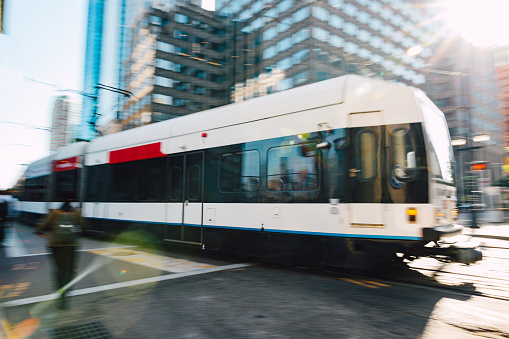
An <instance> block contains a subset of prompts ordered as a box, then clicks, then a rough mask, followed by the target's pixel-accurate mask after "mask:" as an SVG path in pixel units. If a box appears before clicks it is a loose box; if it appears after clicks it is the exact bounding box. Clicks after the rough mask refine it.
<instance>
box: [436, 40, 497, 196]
mask: <svg viewBox="0 0 509 339" xmlns="http://www.w3.org/2000/svg"><path fill="white" fill-rule="evenodd" d="M432 49H433V58H431V59H430V60H429V68H428V76H427V82H428V83H427V94H428V96H429V97H430V98H431V99H432V100H433V101H434V103H435V104H436V105H437V106H438V107H439V108H440V109H441V110H442V111H443V112H444V114H445V117H446V119H447V123H448V125H449V133H450V135H451V139H452V140H453V144H454V145H455V146H454V151H455V152H454V153H455V157H456V164H457V166H456V179H457V183H458V187H461V188H463V190H458V198H459V200H460V201H462V202H479V203H480V202H481V197H479V196H478V195H476V194H473V193H472V192H477V191H480V187H482V186H483V185H485V186H486V185H491V183H494V182H496V181H498V180H499V179H500V178H501V176H502V163H503V149H502V146H501V145H502V129H501V121H502V120H501V115H500V111H499V107H498V88H497V84H496V75H495V70H494V67H493V65H494V64H493V52H492V50H491V49H488V48H479V47H475V46H473V45H472V44H471V43H470V42H468V41H466V40H465V39H463V38H461V37H460V36H451V37H449V38H448V39H445V40H442V41H440V42H437V43H435V44H433V45H432ZM481 136H482V137H483V138H485V139H486V138H489V140H487V141H483V142H476V140H477V138H478V137H481ZM485 136H486V137H485ZM479 161H487V162H488V170H486V171H483V172H479V171H472V169H471V165H472V163H474V162H479Z"/></svg>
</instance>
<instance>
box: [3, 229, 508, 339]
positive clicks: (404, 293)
mask: <svg viewBox="0 0 509 339" xmlns="http://www.w3.org/2000/svg"><path fill="white" fill-rule="evenodd" d="M16 229H17V230H18V233H19V238H20V240H21V241H27V240H33V241H29V242H27V243H30V244H32V245H31V246H30V248H31V249H37V251H38V252H39V253H33V254H37V255H34V256H30V255H29V256H21V257H11V258H3V259H2V262H3V264H2V266H1V268H2V271H1V273H0V274H1V278H0V283H1V284H2V285H0V289H1V288H2V287H1V286H6V285H11V286H12V284H14V283H26V282H30V283H31V285H30V286H29V287H28V288H27V289H26V290H24V291H23V292H22V293H21V294H20V295H18V296H12V295H11V297H9V298H5V296H4V298H3V299H2V298H0V302H3V303H2V304H0V306H1V307H2V310H3V314H4V320H5V321H4V330H5V324H6V323H7V325H6V326H7V331H6V332H8V333H7V334H10V335H11V337H12V335H13V333H15V332H17V333H22V332H25V333H27V334H28V333H31V334H30V336H29V337H32V338H48V337H51V336H50V334H51V333H54V332H52V330H55V329H59V328H62V327H65V326H75V327H74V330H75V331H78V330H79V329H78V327H77V326H79V325H82V324H90V323H93V324H100V325H102V326H104V328H105V329H106V330H107V332H109V334H110V335H111V336H112V337H114V338H448V339H453V338H462V339H463V338H481V337H482V338H485V337H489V338H507V337H509V328H508V327H507V324H508V323H509V302H508V301H506V300H501V299H497V298H491V297H485V296H476V295H472V294H468V293H458V292H456V291H454V290H449V289H447V288H442V287H447V286H445V285H446V284H447V282H443V281H442V280H443V279H444V278H443V276H441V277H440V279H442V280H441V281H438V285H437V286H434V287H428V286H422V285H417V284H412V283H411V282H404V283H403V282H396V281H393V280H385V279H370V278H361V277H358V276H355V275H349V274H344V273H330V272H329V273H328V272H312V271H307V270H302V269H295V268H288V267H281V266H273V265H267V264H262V263H245V264H246V265H244V266H234V265H238V264H239V263H238V262H236V261H234V260H228V258H221V259H217V258H204V257H201V256H193V255H190V254H182V253H180V254H179V253H169V252H161V251H150V252H149V253H147V254H146V255H143V254H139V253H140V252H144V250H143V249H139V248H131V247H129V248H117V247H116V248H117V249H115V250H112V252H110V254H112V255H113V257H115V256H116V257H115V258H112V255H110V256H108V255H107V254H105V252H104V250H103V251H102V252H101V251H99V252H97V251H95V252H94V249H100V248H104V247H108V246H111V244H108V243H101V242H92V241H90V242H88V240H87V241H86V243H85V244H84V246H83V247H84V249H86V250H87V251H84V254H83V255H82V256H81V262H80V265H81V266H80V271H81V272H83V271H87V268H89V267H90V266H89V264H90V262H93V261H94V260H95V261H97V260H96V259H97V258H99V259H100V258H108V261H107V262H106V263H105V265H103V266H100V268H97V270H89V272H90V273H89V275H88V276H87V277H86V278H83V279H82V280H81V281H80V284H81V285H79V286H78V285H77V286H76V289H75V292H77V293H76V295H75V296H73V297H72V298H71V308H70V309H69V310H65V311H58V310H56V309H55V308H54V305H53V304H52V300H51V298H39V300H38V301H34V302H31V300H34V299H30V298H34V297H36V296H37V295H38V296H44V295H47V294H48V293H50V292H51V287H50V285H49V282H46V283H44V282H43V281H42V277H45V278H46V279H47V278H48V277H49V269H50V268H49V266H48V265H47V264H42V263H43V262H44V260H47V256H46V255H45V254H43V252H41V251H42V250H43V249H44V246H43V244H41V243H39V242H38V241H39V240H38V239H32V238H31V237H30V234H29V232H27V233H24V232H25V231H26V229H25V228H23V227H20V228H19V229H18V228H16ZM115 246H119V245H118V244H115ZM129 257H132V258H133V259H132V260H130V261H129V260H127V258H129ZM161 257H165V258H167V260H162V261H161V260H160V259H161ZM496 257H497V258H509V250H507V249H500V248H498V249H497V252H496ZM121 258H122V259H121ZM173 260H180V261H179V263H180V264H179V265H180V266H178V265H177V266H178V267H180V269H179V270H180V271H179V272H176V269H175V268H174V267H173V266H171V263H174V261H173ZM20 261H21V262H20ZM33 262H41V264H40V265H39V266H37V267H35V268H33V267H34V266H33V265H32V266H30V263H33ZM161 262H164V264H161ZM154 263H158V264H159V265H160V266H158V268H157V267H154V265H155V264H154ZM149 264H150V265H152V267H149V266H148V265H149ZM241 264H242V263H241ZM16 265H17V266H16ZM23 265H24V266H23ZM452 265H457V264H452ZM138 266H140V267H138ZM455 267H456V266H455ZM479 267H481V266H475V265H474V266H471V267H466V268H465V269H467V270H468V268H473V269H477V270H478V269H479ZM14 268H16V269H14ZM407 269H410V268H407ZM483 269H486V270H487V271H486V272H489V271H490V270H497V269H499V267H496V266H495V267H492V266H489V265H487V266H486V267H485V268H483ZM402 270H406V269H405V268H402ZM7 271H8V272H9V274H8V275H9V277H10V278H9V279H14V280H15V282H14V280H13V281H5V278H4V277H5V275H3V274H4V272H7ZM131 271H136V276H131V277H126V275H129V272H131ZM444 271H446V270H444ZM99 272H100V273H99ZM110 272H116V273H114V274H113V273H110ZM119 272H127V274H121V273H119ZM403 272H404V271H401V272H400V273H401V274H402V273H403ZM413 272H414V274H416V272H417V274H421V273H419V272H418V271H413ZM451 272H452V273H451V274H454V272H455V270H452V269H451ZM462 272H464V270H463V268H462ZM491 273H493V272H491ZM393 274H398V273H397V271H395V273H393ZM476 274H479V272H478V271H477V272H476ZM480 274H482V272H481V273H480ZM93 276H95V278H94V279H92V277H93ZM422 276H423V279H433V276H431V277H430V276H429V275H425V274H422ZM97 277H100V278H101V279H102V280H101V279H99V278H97ZM144 278H150V279H153V280H151V281H150V282H144V283H143V281H144V280H143V279H144ZM457 279H460V281H459V283H461V284H464V285H471V290H475V289H476V286H475V284H476V283H477V282H476V280H475V279H474V278H473V277H469V276H468V275H462V276H461V277H460V278H457V277H456V281H455V283H458V281H457ZM444 281H445V280H444ZM136 282H141V283H139V284H138V283H136ZM440 285H444V286H440ZM106 287H108V288H106ZM78 292H79V293H78ZM53 337H55V336H53ZM96 337H97V338H102V337H100V336H96ZM94 338H95V337H94Z"/></svg>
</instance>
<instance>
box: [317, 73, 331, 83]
mask: <svg viewBox="0 0 509 339" xmlns="http://www.w3.org/2000/svg"><path fill="white" fill-rule="evenodd" d="M328 78H329V77H328V75H327V73H326V72H321V71H318V72H316V81H323V80H327V79H328Z"/></svg>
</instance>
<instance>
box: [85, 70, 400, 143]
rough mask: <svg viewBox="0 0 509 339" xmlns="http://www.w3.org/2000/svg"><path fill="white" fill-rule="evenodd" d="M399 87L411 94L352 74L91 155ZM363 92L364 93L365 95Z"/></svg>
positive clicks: (125, 136) (122, 135) (156, 129)
mask: <svg viewBox="0 0 509 339" xmlns="http://www.w3.org/2000/svg"><path fill="white" fill-rule="evenodd" d="M360 86H362V87H360ZM398 87H399V88H400V89H403V88H405V89H406V90H407V91H409V90H410V87H408V86H404V85H403V86H402V85H399V84H395V83H391V82H387V81H383V80H379V79H374V78H367V77H362V76H359V75H353V74H349V75H345V76H341V77H337V78H332V79H328V80H324V81H321V82H317V83H313V84H310V85H306V86H301V87H297V88H293V89H289V90H286V91H282V92H277V93H274V94H270V95H266V96H262V97H258V98H254V99H250V100H247V101H244V102H240V103H234V104H230V105H226V106H221V107H217V108H213V109H209V110H206V111H203V112H198V113H193V114H189V115H185V116H182V117H179V118H174V119H169V120H165V121H162V122H158V123H155V124H149V125H146V126H142V127H138V128H133V129H131V130H128V131H123V132H119V133H115V134H110V135H107V136H103V137H100V138H97V139H94V140H93V141H92V142H91V143H90V145H89V147H87V153H94V152H100V151H104V150H112V149H120V148H125V147H129V146H135V145H141V144H147V143H151V142H155V141H159V140H163V139H167V138H171V137H177V136H183V135H187V134H191V133H197V132H201V131H210V130H214V129H217V128H221V127H225V126H234V125H239V124H242V123H246V122H251V121H259V120H264V119H268V118H271V117H274V116H280V115H286V114H290V113H295V112H299V111H305V110H309V109H312V108H318V107H324V106H330V105H334V104H340V103H343V102H345V101H349V100H358V99H359V96H363V95H366V94H373V93H377V92H381V91H387V90H388V89H395V88H398ZM359 88H361V89H362V90H361V92H359Z"/></svg>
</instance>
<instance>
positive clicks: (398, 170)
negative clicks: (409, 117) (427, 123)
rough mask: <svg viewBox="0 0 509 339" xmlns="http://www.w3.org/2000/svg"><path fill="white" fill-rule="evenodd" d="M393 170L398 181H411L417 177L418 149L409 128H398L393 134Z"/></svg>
mask: <svg viewBox="0 0 509 339" xmlns="http://www.w3.org/2000/svg"><path fill="white" fill-rule="evenodd" d="M391 139H392V140H391V146H392V168H393V171H394V173H393V174H394V175H395V177H396V178H397V179H399V180H403V179H407V180H408V179H410V178H412V177H413V176H414V175H415V173H416V172H415V169H416V167H417V164H416V158H415V153H416V148H415V142H414V140H413V138H412V136H411V133H410V129H409V127H408V126H405V127H402V126H397V127H396V128H395V129H393V131H392V132H391Z"/></svg>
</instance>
